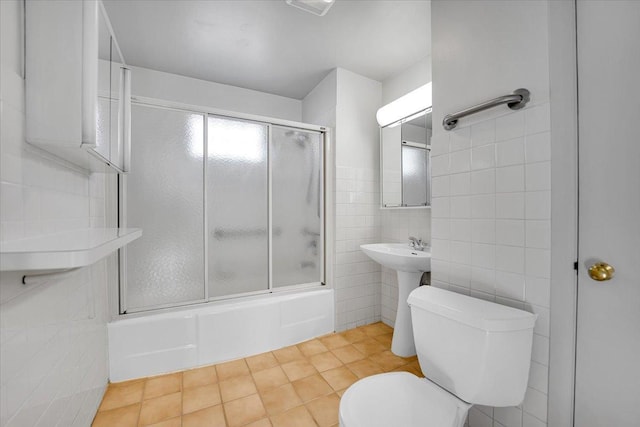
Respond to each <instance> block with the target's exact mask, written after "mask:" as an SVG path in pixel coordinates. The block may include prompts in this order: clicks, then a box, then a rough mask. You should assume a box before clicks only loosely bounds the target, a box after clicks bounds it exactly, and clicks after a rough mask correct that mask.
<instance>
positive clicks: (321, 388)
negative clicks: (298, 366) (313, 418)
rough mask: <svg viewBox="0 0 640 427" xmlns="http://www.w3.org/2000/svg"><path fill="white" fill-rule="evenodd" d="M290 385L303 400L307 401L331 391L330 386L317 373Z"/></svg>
mask: <svg viewBox="0 0 640 427" xmlns="http://www.w3.org/2000/svg"><path fill="white" fill-rule="evenodd" d="M292 385H293V388H294V389H295V390H296V394H297V395H298V396H300V398H301V399H302V401H303V402H308V401H310V400H313V399H315V398H318V397H320V396H324V395H327V394H329V393H331V392H333V389H332V388H331V386H330V385H329V384H327V382H326V381H325V380H324V378H322V377H321V376H320V375H319V374H316V375H312V376H310V377H307V378H303V379H301V380H298V381H295V382H293V383H292Z"/></svg>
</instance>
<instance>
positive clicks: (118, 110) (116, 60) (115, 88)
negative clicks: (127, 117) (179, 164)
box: [110, 38, 125, 171]
mask: <svg viewBox="0 0 640 427" xmlns="http://www.w3.org/2000/svg"><path fill="white" fill-rule="evenodd" d="M111 40H112V41H111V63H110V67H111V92H110V96H111V108H112V111H111V153H110V160H111V164H112V165H113V166H115V167H116V168H117V169H118V170H120V171H124V169H125V168H124V141H123V125H124V123H123V122H122V118H121V117H122V113H123V111H122V110H123V108H124V105H123V102H124V100H123V99H122V97H123V94H122V93H123V85H124V81H123V80H124V79H123V76H124V72H123V69H122V67H123V65H124V63H123V60H122V57H121V56H120V53H119V51H118V49H117V47H116V44H115V41H114V39H113V38H112V39H111Z"/></svg>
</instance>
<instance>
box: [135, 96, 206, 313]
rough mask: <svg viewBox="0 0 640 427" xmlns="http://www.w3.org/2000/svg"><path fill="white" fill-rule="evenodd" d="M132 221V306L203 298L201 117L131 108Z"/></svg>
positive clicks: (202, 139)
mask: <svg viewBox="0 0 640 427" xmlns="http://www.w3.org/2000/svg"><path fill="white" fill-rule="evenodd" d="M131 123H132V129H131V139H132V141H133V143H132V144H131V150H132V151H131V162H132V168H131V170H132V172H131V173H130V174H128V175H126V207H127V225H128V226H130V227H140V228H142V229H143V234H142V237H141V238H140V239H138V240H136V241H135V242H133V243H131V244H129V245H128V246H127V250H126V252H127V255H126V272H127V276H126V280H127V283H126V291H127V298H126V301H127V307H128V309H130V310H135V309H140V308H144V307H150V306H157V305H161V304H173V305H177V304H180V303H184V302H187V301H194V300H202V299H204V296H205V295H204V289H205V286H204V202H203V194H204V189H203V181H204V176H203V170H204V159H203V144H204V116H202V115H199V114H193V113H188V112H183V111H175V110H168V109H161V108H152V107H146V106H140V105H134V106H133V107H132V117H131Z"/></svg>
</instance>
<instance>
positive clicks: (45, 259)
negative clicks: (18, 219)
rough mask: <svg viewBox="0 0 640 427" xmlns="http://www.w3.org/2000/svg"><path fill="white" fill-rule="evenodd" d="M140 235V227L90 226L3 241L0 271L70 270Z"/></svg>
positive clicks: (0, 247)
mask: <svg viewBox="0 0 640 427" xmlns="http://www.w3.org/2000/svg"><path fill="white" fill-rule="evenodd" d="M140 236H142V230H141V229H140V228H89V229H82V230H72V231H65V232H61V233H55V234H48V235H46V236H39V237H31V238H28V239H21V240H11V241H7V242H1V243H0V270H1V271H23V270H67V269H71V268H79V267H84V266H87V265H91V264H93V263H94V262H96V261H99V260H101V259H102V258H104V257H106V256H107V255H109V254H111V253H112V252H114V251H116V250H117V249H119V248H121V247H123V246H125V245H126V244H128V243H130V242H132V241H134V240H136V239H137V238H139V237H140Z"/></svg>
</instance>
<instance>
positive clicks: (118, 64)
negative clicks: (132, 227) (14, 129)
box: [25, 0, 131, 172]
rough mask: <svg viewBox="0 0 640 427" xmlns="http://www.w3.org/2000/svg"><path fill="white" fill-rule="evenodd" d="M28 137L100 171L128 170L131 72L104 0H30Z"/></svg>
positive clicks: (27, 19)
mask: <svg viewBox="0 0 640 427" xmlns="http://www.w3.org/2000/svg"><path fill="white" fill-rule="evenodd" d="M25 18H26V70H25V71H26V112H27V114H26V118H27V129H26V136H27V141H29V142H30V143H32V144H34V145H36V146H38V147H40V148H42V149H44V150H47V151H49V152H51V153H53V154H55V155H57V156H58V157H61V158H63V159H65V160H67V161H69V162H72V163H74V164H76V165H78V166H80V167H82V168H85V169H88V170H92V171H101V172H104V171H115V172H127V171H128V170H129V152H130V141H131V138H130V111H131V80H130V71H129V70H128V69H127V68H126V64H125V62H124V59H123V57H122V54H121V52H120V49H119V47H118V43H117V41H116V38H115V36H114V34H113V30H112V27H111V24H110V22H109V18H108V16H107V14H106V11H105V9H104V6H103V5H102V2H101V1H100V0H59V1H39V0H27V2H26V16H25Z"/></svg>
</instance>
